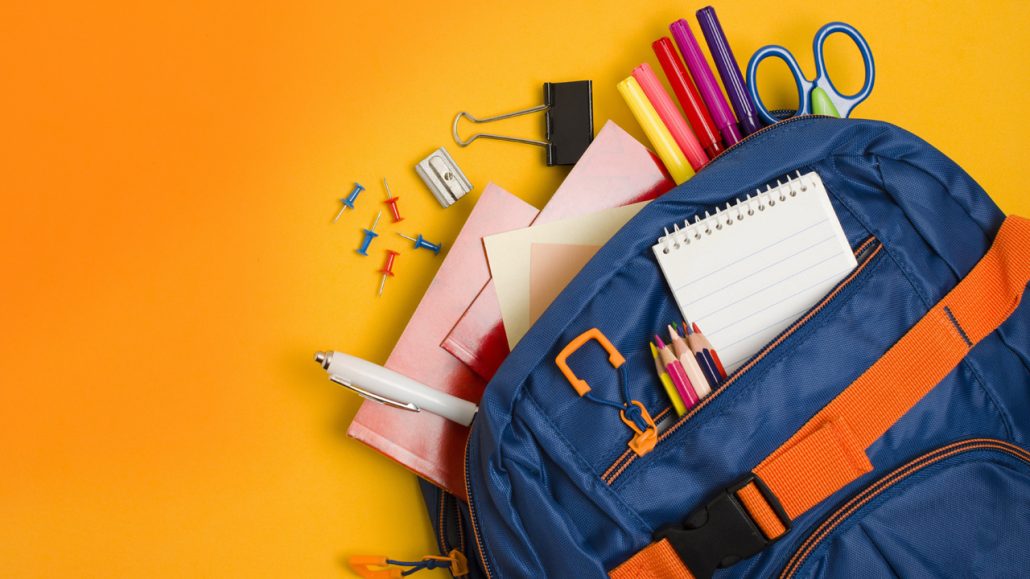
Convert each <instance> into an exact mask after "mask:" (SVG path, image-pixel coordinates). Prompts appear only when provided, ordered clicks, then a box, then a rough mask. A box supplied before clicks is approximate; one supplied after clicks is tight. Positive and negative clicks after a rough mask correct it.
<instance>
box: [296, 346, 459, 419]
mask: <svg viewBox="0 0 1030 579" xmlns="http://www.w3.org/2000/svg"><path fill="white" fill-rule="evenodd" d="M315 362H318V364H319V365H320V366H322V368H323V369H324V370H325V371H326V372H328V373H329V380H331V381H332V382H335V383H336V384H339V385H340V386H343V387H344V388H347V389H349V390H352V391H354V392H355V393H356V394H358V395H359V396H361V397H363V398H367V399H369V400H372V401H374V402H379V403H380V404H386V405H387V406H393V407H394V408H401V409H403V410H410V411H412V412H421V411H423V410H425V411H426V412H432V413H433V414H436V415H437V416H442V417H444V418H446V419H447V420H451V421H454V422H457V423H458V424H462V425H464V426H468V425H470V424H472V418H473V417H474V416H475V415H476V411H477V410H479V407H478V406H476V405H475V404H473V403H471V402H469V401H468V400H463V399H461V398H458V397H456V396H451V395H450V394H447V393H444V392H440V391H439V390H435V389H433V388H430V387H429V386H426V385H425V384H422V383H420V382H416V381H414V380H412V379H411V378H408V377H407V376H403V375H401V374H398V373H397V372H394V371H393V370H389V369H387V368H384V367H382V366H380V365H378V364H373V363H372V362H369V361H367V360H362V359H361V358H357V357H355V356H351V355H349V354H344V353H343V352H317V353H315Z"/></svg>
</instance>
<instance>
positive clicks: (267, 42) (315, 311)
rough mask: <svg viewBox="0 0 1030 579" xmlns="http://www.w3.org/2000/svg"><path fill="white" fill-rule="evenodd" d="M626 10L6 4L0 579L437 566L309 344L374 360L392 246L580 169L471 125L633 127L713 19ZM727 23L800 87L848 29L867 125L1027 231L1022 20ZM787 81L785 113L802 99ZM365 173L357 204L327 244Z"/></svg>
mask: <svg viewBox="0 0 1030 579" xmlns="http://www.w3.org/2000/svg"><path fill="white" fill-rule="evenodd" d="M629 6H630V5H629V4H628V3H624V2H614V1H608V0H605V1H596V0H594V1H585V0H584V1H576V2H568V3H561V4H560V5H559V4H558V3H554V2H544V1H529V2H513V3H503V4H502V3H496V4H495V3H484V2H472V1H466V2H456V1H452V2H422V3H407V4H405V5H397V4H390V5H387V4H385V3H368V4H366V5H350V4H344V3H341V2H325V1H322V2H317V1H316V2H306V3H305V2H280V3H268V2H258V3H250V4H248V3H237V2H211V1H191V2H175V3H137V2H100V3H98V4H96V5H88V4H85V3H71V2H69V3H56V2H26V3H19V4H17V5H11V6H7V9H6V10H5V15H4V17H3V18H2V19H0V44H2V46H0V78H3V88H2V90H0V111H2V113H0V114H2V115H3V124H2V127H0V131H2V134H3V138H2V139H0V147H2V149H3V150H2V151H0V169H2V172H0V175H2V179H3V186H2V191H3V203H2V205H0V219H2V220H3V226H2V227H0V271H2V272H3V277H4V280H3V282H2V283H0V328H2V333H0V372H2V378H0V473H2V475H0V576H4V577H62V576H76V577H79V576H103V577H164V576H168V577H339V576H349V573H348V572H347V571H346V570H345V569H344V567H343V566H342V565H341V559H342V558H343V557H344V556H346V555H349V554H354V553H379V554H390V555H393V556H396V557H414V556H418V555H421V554H423V553H429V552H431V551H432V549H433V541H432V536H431V531H430V529H429V526H428V524H427V523H426V520H425V518H424V511H423V507H422V505H421V501H420V498H419V495H418V491H417V487H416V485H415V482H414V479H413V477H411V476H410V475H409V474H408V473H407V472H406V471H404V470H403V469H401V468H400V467H398V466H396V465H394V464H392V463H391V462H389V461H387V460H385V459H383V458H381V457H380V456H379V455H377V454H375V453H374V452H372V451H371V450H369V449H367V448H365V447H363V446H362V445H360V444H358V443H355V442H353V441H350V440H348V439H347V438H346V437H345V435H344V434H343V433H344V430H345V428H346V425H347V423H348V422H349V420H350V418H351V417H352V416H353V414H354V412H355V410H356V408H357V406H358V404H359V400H358V399H357V397H355V396H353V395H350V394H347V393H345V392H343V391H342V390H340V389H339V388H336V387H334V386H332V385H331V384H330V383H329V382H327V381H326V379H325V375H324V373H322V372H320V371H319V369H318V368H317V367H316V366H315V364H314V363H313V362H312V361H311V355H312V353H313V352H314V351H315V350H319V349H338V350H344V351H347V352H350V353H353V354H356V355H360V356H363V357H366V358H368V359H371V360H374V361H378V362H382V361H383V360H385V358H386V356H387V354H388V352H389V350H390V347H391V345H392V343H393V342H394V341H395V340H396V338H397V336H398V335H399V334H400V332H401V330H402V329H403V325H404V323H405V320H406V318H407V316H408V315H410V312H411V311H412V310H413V309H414V308H415V306H416V304H417V303H418V300H419V298H420V296H421V294H422V292H423V291H424V290H425V288H426V286H427V285H428V284H429V281H430V280H431V278H432V275H433V272H434V271H435V269H436V267H437V266H438V265H439V263H440V260H441V258H434V257H433V256H432V255H430V254H427V253H412V252H410V251H406V250H405V251H404V253H403V255H401V256H400V258H398V263H397V268H396V269H397V275H398V277H397V278H395V279H392V280H390V282H388V286H387V288H386V295H385V296H384V297H383V298H381V299H376V297H375V287H376V285H377V283H378V276H377V274H376V272H375V270H376V269H377V268H378V267H379V266H380V264H381V255H382V253H381V251H382V249H385V248H387V247H389V248H393V249H405V248H406V246H405V242H403V240H401V239H400V238H398V237H397V236H396V235H395V234H394V232H395V231H403V232H405V233H408V234H413V233H419V232H421V233H423V234H425V235H426V236H427V237H428V238H430V239H435V240H442V241H443V242H444V243H449V242H451V241H452V240H453V239H454V237H455V236H456V235H457V232H458V229H459V228H460V225H461V223H462V221H463V220H464V219H465V217H466V216H467V215H468V213H469V211H470V210H471V207H472V205H473V203H474V201H475V198H476V197H477V196H478V192H479V191H480V190H482V187H483V186H484V185H485V184H486V183H487V181H488V180H493V181H496V182H497V183H499V184H500V185H502V186H503V187H505V188H507V189H509V190H510V191H512V192H513V193H515V194H517V195H519V196H521V197H522V198H523V199H526V200H527V201H529V202H532V203H535V204H538V205H541V204H542V203H543V202H544V201H545V200H546V199H547V197H548V195H549V194H550V193H551V192H552V191H553V190H554V188H555V187H556V185H557V184H558V183H559V182H560V181H561V179H562V177H563V176H564V175H565V174H566V172H567V170H566V169H559V168H547V167H545V166H544V165H543V163H542V161H541V159H542V152H541V151H540V150H538V149H536V148H532V147H518V146H514V145H509V144H503V143H489V142H478V143H476V144H475V145H474V146H472V147H470V148H468V149H459V148H458V147H456V146H455V145H454V144H453V143H452V141H451V138H450V135H449V130H450V121H451V119H452V118H453V115H454V114H455V113H456V112H457V111H459V110H462V109H465V110H468V111H470V112H472V113H473V114H482V115H489V114H494V113H498V112H503V111H507V110H511V109H514V108H521V107H524V106H531V105H535V104H538V102H539V99H540V92H541V91H540V86H541V84H542V83H543V82H544V81H548V80H550V81H561V80H576V79H581V78H590V79H593V80H594V92H595V109H594V110H595V117H596V119H597V128H598V129H599V128H600V126H601V125H602V124H603V122H604V121H605V120H606V119H609V118H611V119H614V120H615V121H617V122H618V123H619V124H621V125H622V126H623V127H625V128H627V129H628V130H630V131H631V132H632V133H633V134H634V135H636V136H637V137H638V138H642V133H641V131H640V130H639V128H638V127H637V126H636V125H635V123H634V122H633V121H632V118H631V117H630V115H629V112H628V111H627V109H626V108H625V106H624V105H623V104H622V102H621V101H620V99H619V97H618V94H617V93H616V91H615V90H614V85H615V83H616V82H617V81H618V80H620V79H621V78H623V77H624V76H626V75H627V74H628V73H629V71H630V70H631V68H632V67H633V66H635V65H636V64H639V63H640V62H642V61H648V62H651V63H652V65H655V62H654V59H653V56H652V55H651V52H650V48H649V43H650V41H651V40H652V39H653V38H655V37H657V36H658V35H661V34H663V33H664V31H665V26H666V24H667V23H668V22H671V21H672V20H674V19H675V18H678V17H680V16H689V14H690V13H691V12H692V11H693V10H694V9H696V8H700V7H701V6H702V5H701V4H698V5H696V6H694V5H690V4H685V3H682V2H671V1H668V2H666V1H662V2H653V3H648V4H647V6H648V9H647V11H646V13H643V14H640V13H638V12H637V10H635V9H631V8H630V7H629ZM717 8H718V10H719V14H720V16H721V18H722V21H723V24H724V25H725V26H726V28H727V31H728V35H729V37H730V39H731V41H732V42H733V43H734V47H735V49H736V53H737V56H738V58H739V59H740V60H741V61H742V62H746V59H747V57H748V56H749V55H750V54H751V53H752V52H753V51H754V50H755V49H756V48H757V47H758V46H760V45H762V44H766V43H769V42H777V43H780V44H784V45H786V46H788V47H789V48H791V49H792V50H794V51H795V53H796V54H798V55H799V57H800V58H801V60H802V65H803V66H804V67H805V69H806V71H807V72H808V73H809V74H811V73H812V70H813V67H812V63H811V48H810V42H811V37H812V35H813V34H814V33H815V31H816V30H817V29H818V27H819V26H820V25H822V24H824V23H825V22H828V21H830V20H838V19H839V20H844V21H847V22H850V23H852V24H854V25H856V26H857V27H858V28H859V29H860V30H862V31H863V33H864V34H865V36H866V38H867V39H868V41H869V42H870V44H871V45H872V48H873V51H874V53H875V55H876V59H877V60H876V65H877V80H876V87H875V89H874V91H873V95H872V97H871V98H870V99H869V100H868V101H867V102H866V103H864V104H862V105H861V106H860V107H859V109H857V111H856V116H861V117H868V118H879V119H885V120H889V121H892V122H895V123H897V124H899V125H902V126H904V127H906V128H908V129H909V130H912V131H913V132H915V133H917V134H919V135H921V136H922V137H924V138H926V139H927V140H929V141H930V142H931V143H934V144H935V145H937V146H938V147H939V148H941V149H942V150H943V151H944V152H945V153H946V154H948V155H950V156H951V157H952V158H954V159H955V160H956V161H957V162H958V163H959V164H961V165H962V166H964V167H965V168H966V169H967V170H968V171H969V172H970V173H971V174H972V175H974V176H976V178H977V179H979V180H980V182H981V183H982V184H983V185H984V187H985V188H986V189H987V190H988V191H990V192H991V193H992V195H994V197H995V199H996V201H997V202H998V203H999V204H1000V205H1001V206H1002V208H1003V209H1005V210H1006V211H1008V212H1019V213H1022V214H1030V201H1028V199H1030V195H1027V194H1026V193H1025V189H1026V185H1025V184H1024V183H1025V181H1026V180H1027V179H1028V176H1027V175H1026V172H1025V169H1026V166H1027V164H1026V154H1025V152H1024V151H1025V149H1026V145H1025V143H1024V142H1023V139H1022V137H1023V135H1025V134H1027V132H1028V131H1027V129H1028V128H1030V120H1028V119H1030V115H1027V113H1026V105H1027V98H1026V94H1027V93H1028V89H1030V86H1028V84H1030V81H1028V80H1027V79H1028V78H1030V74H1028V73H1030V70H1028V68H1030V67H1028V65H1027V62H1026V56H1027V54H1030V37H1028V36H1027V35H1026V34H1024V33H1023V31H1024V30H1026V28H1027V27H1028V25H1030V4H1027V3H1024V2H1017V1H1007V2H976V3H974V2H970V3H959V2H932V3H918V4H917V3H908V2H897V1H895V0H892V1H887V2H851V3H818V2H811V1H804V2H802V1H796V0H785V1H781V2H777V3H775V6H774V4H773V3H769V2H723V3H719V4H717ZM831 44H832V46H831V47H830V53H829V54H830V58H831V61H832V64H831V71H833V72H835V73H836V74H837V75H838V78H839V79H840V81H841V84H843V85H845V86H849V87H851V88H857V86H858V84H859V82H860V78H859V77H860V69H859V65H858V63H857V62H856V61H855V60H852V58H853V57H854V56H855V55H854V52H853V49H850V48H847V44H846V42H845V41H843V40H834V41H833V42H831ZM849 57H852V58H849ZM773 69H775V67H774V66H770V72H768V73H766V75H765V77H764V78H767V81H763V82H768V84H769V86H768V87H767V88H768V90H769V93H768V94H769V95H770V96H769V97H767V98H768V100H769V101H779V102H778V103H777V104H789V103H790V101H791V99H792V98H793V97H791V96H790V92H791V90H792V86H793V85H792V84H790V83H789V82H788V81H787V79H786V73H785V71H784V70H783V69H782V67H781V68H780V70H778V71H776V72H775V73H773V72H772V70H773ZM771 104H772V103H771ZM539 123H540V121H539V119H521V120H519V121H515V122H511V123H508V124H507V126H505V127H500V128H501V129H505V130H507V131H510V132H522V133H524V134H530V135H533V134H539V132H540V129H539ZM441 145H446V146H447V147H448V149H449V150H450V151H451V152H452V154H453V155H454V156H455V157H456V158H457V161H458V162H459V164H461V166H462V167H463V168H464V169H465V170H466V172H467V173H468V175H469V177H470V178H471V179H472V181H473V183H475V184H476V186H477V189H476V192H475V193H474V194H472V195H471V196H470V198H469V199H466V200H463V201H462V202H461V203H459V204H458V205H456V206H455V207H453V208H451V209H447V210H442V209H441V208H440V207H439V206H438V205H437V204H436V203H435V201H433V200H432V198H431V197H430V195H429V194H428V192H427V191H426V190H425V188H424V187H423V186H422V185H421V183H420V182H419V181H418V179H417V177H416V175H415V174H414V172H413V170H412V166H413V165H414V163H415V162H417V161H418V160H419V159H421V158H422V157H423V156H424V155H425V154H427V153H428V152H429V151H430V150H432V149H434V148H436V147H438V146H441ZM382 177H387V178H390V179H391V185H392V186H393V189H394V192H395V193H398V194H400V195H401V206H402V210H403V211H404V213H405V214H406V216H407V220H406V221H405V222H404V223H403V224H402V225H403V226H404V227H397V226H391V225H389V223H388V222H389V220H388V219H385V220H384V222H383V223H381V224H380V231H381V232H383V233H384V235H383V237H382V238H381V239H380V240H378V241H377V242H376V243H377V246H376V249H377V251H376V252H374V253H373V257H369V258H361V257H359V256H357V255H356V254H355V253H354V252H353V249H354V247H356V245H357V243H358V242H359V241H360V236H361V234H360V232H359V227H365V226H367V225H368V223H369V222H370V221H371V219H372V217H373V216H374V212H375V211H376V210H378V209H379V208H382V207H383V206H382V204H381V203H380V202H381V200H382V198H383V197H382V189H381V185H380V182H379V181H380V179H381V178H382ZM354 181H360V182H361V183H362V184H364V185H365V186H366V187H367V188H368V190H367V191H366V192H365V193H363V196H362V197H361V198H360V200H359V206H358V210H357V211H354V212H353V213H351V214H347V215H345V216H344V217H343V218H342V219H341V222H340V223H339V224H337V225H330V224H329V220H330V219H331V218H332V216H333V215H334V214H335V213H336V210H337V209H338V207H339V203H338V201H337V199H338V198H339V197H341V196H343V195H345V194H346V193H347V192H348V191H349V190H350V188H351V185H352V183H353V182H354ZM436 573H438V575H437V576H441V575H442V572H436ZM426 575H430V576H431V575H432V574H431V573H427V574H426Z"/></svg>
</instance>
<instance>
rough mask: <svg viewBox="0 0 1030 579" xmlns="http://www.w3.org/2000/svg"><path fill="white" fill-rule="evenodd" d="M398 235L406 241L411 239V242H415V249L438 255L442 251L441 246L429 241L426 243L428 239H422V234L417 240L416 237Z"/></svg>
mask: <svg viewBox="0 0 1030 579" xmlns="http://www.w3.org/2000/svg"><path fill="white" fill-rule="evenodd" d="M397 235H400V236H401V237H403V238H404V239H410V240H411V241H414V242H415V249H428V250H429V251H432V252H433V253H435V254H436V255H440V249H441V247H440V244H439V243H431V242H429V241H426V238H424V237H422V234H421V233H419V234H418V239H415V238H414V237H408V236H407V235H404V234H403V233H398V234H397Z"/></svg>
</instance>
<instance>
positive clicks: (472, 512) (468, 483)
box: [465, 111, 875, 579]
mask: <svg viewBox="0 0 1030 579" xmlns="http://www.w3.org/2000/svg"><path fill="white" fill-rule="evenodd" d="M773 112H774V113H776V112H779V111H773ZM786 112H790V111H786ZM834 118H837V117H830V116H825V115H803V116H793V117H789V118H787V119H784V120H782V121H779V122H777V123H774V124H772V125H769V126H767V127H763V128H761V129H759V130H758V131H755V132H754V133H751V134H750V135H748V136H746V137H744V138H743V139H741V140H740V141H738V142H736V143H734V144H733V145H730V146H729V147H728V148H726V149H725V150H724V151H723V152H722V153H720V154H719V155H717V156H716V157H715V158H714V159H712V160H710V161H709V162H708V163H707V164H705V166H704V167H702V168H701V169H700V171H704V170H705V168H707V167H709V166H711V164H712V163H716V162H718V160H719V159H722V158H724V157H726V156H727V154H728V153H729V152H730V151H733V150H736V149H739V148H740V146H741V145H743V144H744V143H747V142H750V141H752V140H753V139H754V138H755V137H757V136H759V135H761V134H763V133H766V132H768V131H771V130H773V129H776V128H778V127H782V126H784V125H788V124H790V123H793V122H797V121H807V120H811V119H834ZM873 239H875V238H872V237H871V238H870V239H869V240H867V241H866V242H864V243H863V244H862V246H860V248H859V249H861V248H863V247H865V245H866V244H868V243H869V242H870V241H872V240H873ZM856 253H857V251H856ZM859 269H860V268H859ZM857 271H858V269H856V273H857ZM853 276H854V274H852V277H853ZM849 279H850V277H849ZM841 287H842V286H841ZM839 289H840V287H838V290H834V293H836V292H837V291H839ZM750 365H751V364H748V365H747V366H746V367H749V366H750ZM739 372H741V370H737V373H739ZM728 384H729V380H727V381H726V382H724V383H723V386H726V385H728ZM721 390H722V389H721V388H720V390H718V391H716V392H719V391H721ZM716 392H713V393H712V394H711V395H709V396H707V397H706V398H705V400H710V399H712V398H714V397H715V394H716ZM704 404H705V401H704V400H702V403H701V404H698V405H697V406H695V407H694V411H693V412H690V413H688V414H686V415H685V416H684V417H683V419H685V418H687V417H689V416H691V415H693V414H694V412H696V411H697V410H699V409H700V408H701V407H702V406H704ZM666 411H668V409H666ZM664 413H665V412H660V413H659V417H661V415H662V414H664ZM683 419H681V420H680V421H679V422H677V423H675V424H674V425H673V426H672V428H670V429H668V430H667V431H666V432H665V433H663V434H662V436H661V437H660V438H659V442H661V440H662V439H664V438H665V436H666V435H667V434H670V433H671V432H673V431H675V430H676V428H677V427H678V426H679V425H680V424H682V423H683ZM473 426H475V424H474V423H473ZM471 441H472V435H471V431H470V434H469V436H468V438H466V439H465V495H466V496H467V497H468V506H469V520H470V521H471V522H472V536H473V537H474V538H475V543H476V552H477V554H478V555H479V562H480V563H481V564H482V567H483V572H484V573H486V577H487V579H490V578H491V577H492V576H493V575H492V573H490V563H489V560H488V557H487V555H486V547H485V545H484V544H483V539H482V537H481V536H480V533H479V521H478V520H477V518H476V507H475V502H474V500H473V498H472V479H471V477H469V444H470V443H471ZM626 452H627V453H629V454H631V455H632V454H633V453H632V451H626ZM625 456H626V455H625V454H624V455H623V457H625ZM634 456H635V455H634ZM623 457H620V458H619V460H617V461H616V462H615V464H614V465H612V466H613V467H614V466H615V465H617V464H618V463H619V461H621V460H623ZM631 462H633V461H632V457H631V460H629V461H628V462H627V463H626V465H625V466H623V467H622V468H621V469H619V471H618V472H617V473H616V474H615V475H614V476H613V477H612V481H614V479H615V477H617V476H618V475H619V473H621V472H622V471H623V470H624V469H625V467H626V466H629V463H631ZM610 470H611V469H609V471H610ZM608 484H611V482H608Z"/></svg>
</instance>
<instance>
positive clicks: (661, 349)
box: [654, 335, 697, 410]
mask: <svg viewBox="0 0 1030 579" xmlns="http://www.w3.org/2000/svg"><path fill="white" fill-rule="evenodd" d="M654 339H655V341H656V342H658V357H659V358H661V360H662V364H663V365H664V366H665V370H666V371H668V372H669V378H672V385H673V386H675V387H676V392H678V393H679V395H680V398H682V399H683V405H684V406H686V408H687V409H688V410H689V409H690V408H693V407H694V405H695V404H697V392H696V391H694V386H693V384H691V383H690V378H688V377H687V372H686V371H685V370H684V369H683V364H680V361H679V360H677V359H676V356H674V355H673V354H672V348H670V347H668V346H666V345H665V342H663V341H662V338H661V336H657V335H656V336H655V337H654Z"/></svg>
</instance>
